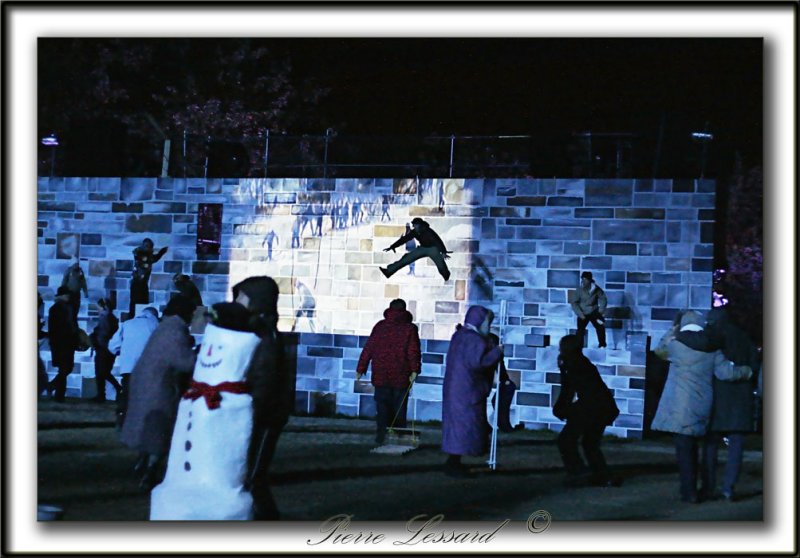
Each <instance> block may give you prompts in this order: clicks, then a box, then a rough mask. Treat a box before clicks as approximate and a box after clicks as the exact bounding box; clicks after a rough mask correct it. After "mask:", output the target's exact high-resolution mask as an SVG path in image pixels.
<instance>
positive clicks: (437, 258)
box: [379, 217, 451, 281]
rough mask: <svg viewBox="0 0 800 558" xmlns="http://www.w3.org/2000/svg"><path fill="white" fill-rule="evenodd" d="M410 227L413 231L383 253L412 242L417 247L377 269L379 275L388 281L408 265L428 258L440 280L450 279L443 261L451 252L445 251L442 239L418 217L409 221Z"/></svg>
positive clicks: (448, 271)
mask: <svg viewBox="0 0 800 558" xmlns="http://www.w3.org/2000/svg"><path fill="white" fill-rule="evenodd" d="M411 225H412V226H413V227H414V230H412V231H411V232H409V233H408V234H404V235H403V236H401V237H400V238H399V239H398V240H397V241H395V243H394V244H392V245H391V246H389V247H388V248H384V250H383V251H384V252H388V251H389V250H391V251H393V252H394V249H395V248H397V247H399V246H402V245H403V244H406V243H407V242H409V241H412V240H416V241H417V242H419V246H418V247H416V248H414V249H413V250H411V251H410V252H407V253H406V254H405V255H404V256H403V257H402V258H400V259H399V260H398V261H396V262H394V263H390V264H389V265H387V266H386V267H381V268H379V269H380V270H381V273H383V275H384V277H386V278H387V279H388V278H389V277H391V276H392V275H394V274H395V273H397V272H398V271H399V270H400V269H402V268H404V267H405V266H407V265H409V264H410V263H412V262H415V261H417V260H418V259H420V258H425V257H428V258H430V259H431V260H433V263H435V264H436V269H438V270H439V274H440V275H441V276H442V278H444V280H445V281H447V280H448V279H450V270H449V269H447V264H446V263H445V260H446V259H448V258H449V257H450V256H449V254H450V253H451V252H449V251H448V250H447V248H446V247H445V245H444V242H443V241H442V239H441V238H440V237H439V235H438V234H436V231H434V230H433V229H432V228H431V226H430V225H429V224H428V223H427V221H423V220H422V219H420V218H419V217H414V219H413V220H412V221H411Z"/></svg>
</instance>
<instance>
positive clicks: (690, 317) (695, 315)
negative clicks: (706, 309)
mask: <svg viewBox="0 0 800 558" xmlns="http://www.w3.org/2000/svg"><path fill="white" fill-rule="evenodd" d="M704 323H705V321H704V320H703V316H702V315H700V313H699V312H695V311H694V310H689V311H687V312H685V313H684V314H683V316H681V329H683V328H684V327H686V326H688V325H694V326H700V327H701V328H702V327H703V324H704Z"/></svg>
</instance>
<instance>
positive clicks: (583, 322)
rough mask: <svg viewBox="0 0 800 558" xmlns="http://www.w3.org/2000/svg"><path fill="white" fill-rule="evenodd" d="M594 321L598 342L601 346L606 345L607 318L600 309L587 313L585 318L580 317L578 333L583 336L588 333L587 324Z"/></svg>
mask: <svg viewBox="0 0 800 558" xmlns="http://www.w3.org/2000/svg"><path fill="white" fill-rule="evenodd" d="M589 322H592V325H593V326H594V330H595V331H596V332H597V343H598V344H599V345H600V346H601V347H605V346H606V326H605V323H604V322H605V318H603V316H602V315H601V314H600V312H599V311H597V310H595V311H594V312H592V313H591V314H586V317H585V318H578V335H580V336H583V335H585V333H586V326H587V325H588V324H589Z"/></svg>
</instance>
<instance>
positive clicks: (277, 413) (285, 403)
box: [233, 276, 294, 520]
mask: <svg viewBox="0 0 800 558" xmlns="http://www.w3.org/2000/svg"><path fill="white" fill-rule="evenodd" d="M278 294H279V290H278V284H277V283H276V282H275V280H274V279H272V278H271V277H267V276H260V277H248V278H247V279H245V280H244V281H242V282H240V283H237V284H236V285H234V287H233V297H234V300H235V301H236V302H238V303H240V304H241V305H243V306H245V307H246V308H247V309H248V310H249V311H250V313H251V316H252V317H251V321H252V325H253V331H254V332H255V333H256V335H258V336H259V337H260V338H261V341H260V343H259V344H258V346H257V347H256V349H255V352H254V353H253V356H252V359H251V360H250V364H249V365H248V367H247V372H246V374H245V381H246V382H247V385H248V386H249V389H250V394H251V395H252V397H253V429H252V433H251V436H250V447H249V449H248V478H247V482H246V485H245V486H246V488H248V489H249V490H250V492H251V494H252V495H253V519H255V520H277V519H280V512H279V511H278V507H277V505H276V503H275V499H274V498H273V496H272V491H271V490H270V487H269V484H270V483H269V467H270V464H271V463H272V458H273V456H274V455H275V450H276V448H277V445H278V439H279V438H280V435H281V432H282V431H283V427H284V426H285V425H286V423H287V421H288V420H289V414H290V413H291V411H292V408H293V406H294V385H293V384H292V382H291V375H290V371H289V369H288V367H287V366H286V360H285V355H284V344H283V341H282V339H281V335H280V332H279V331H278Z"/></svg>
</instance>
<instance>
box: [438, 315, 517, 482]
mask: <svg viewBox="0 0 800 558" xmlns="http://www.w3.org/2000/svg"><path fill="white" fill-rule="evenodd" d="M493 319H494V313H493V312H492V311H491V310H489V309H488V308H484V307H483V306H470V308H469V310H467V315H466V317H465V318H464V325H463V326H462V325H460V324H459V325H458V326H457V327H456V332H455V333H454V334H453V337H452V338H451V339H450V347H449V348H448V350H447V361H446V366H445V373H444V384H443V386H442V451H443V452H444V453H446V454H448V457H447V461H446V462H445V469H444V470H445V474H447V475H451V476H467V475H468V472H467V470H466V467H465V466H464V465H463V464H462V463H461V456H462V455H472V456H478V455H483V454H484V453H486V451H487V449H488V445H489V422H488V420H487V418H486V398H487V397H488V396H489V393H490V391H491V388H492V381H493V379H494V370H495V367H496V366H497V363H498V362H500V359H502V358H503V346H502V345H495V344H494V343H493V342H492V341H491V339H490V338H489V328H490V327H491V324H492V320H493Z"/></svg>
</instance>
